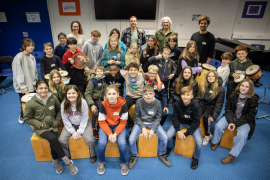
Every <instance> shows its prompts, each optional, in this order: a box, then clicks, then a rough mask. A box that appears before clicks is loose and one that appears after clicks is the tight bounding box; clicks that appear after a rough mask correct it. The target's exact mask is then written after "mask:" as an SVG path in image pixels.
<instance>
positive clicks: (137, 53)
mask: <svg viewBox="0 0 270 180" xmlns="http://www.w3.org/2000/svg"><path fill="white" fill-rule="evenodd" d="M134 46H137V52H136V53H135V56H136V57H138V58H140V54H139V52H138V45H137V43H132V44H131V45H130V48H129V49H130V50H132V48H133V47H134ZM126 55H128V56H129V55H131V54H130V51H127V54H126Z"/></svg>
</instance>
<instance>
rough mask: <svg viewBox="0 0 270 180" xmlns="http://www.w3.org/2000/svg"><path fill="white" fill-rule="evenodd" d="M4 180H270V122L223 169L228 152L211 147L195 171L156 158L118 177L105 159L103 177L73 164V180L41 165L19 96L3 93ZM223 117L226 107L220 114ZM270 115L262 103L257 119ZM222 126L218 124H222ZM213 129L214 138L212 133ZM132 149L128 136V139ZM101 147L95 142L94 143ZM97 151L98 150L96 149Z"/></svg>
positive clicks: (184, 163)
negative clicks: (20, 119)
mask: <svg viewBox="0 0 270 180" xmlns="http://www.w3.org/2000/svg"><path fill="white" fill-rule="evenodd" d="M269 79H270V73H266V72H264V76H263V77H262V78H261V81H260V82H261V83H263V86H261V87H260V88H255V91H256V93H257V94H258V95H259V96H260V98H262V96H263V93H264V87H265V86H267V85H269V84H270V81H269ZM2 86H3V87H4V88H7V87H10V86H12V78H11V77H8V78H7V79H6V80H5V81H4V82H2ZM0 92H1V93H2V94H3V95H0V127H1V130H0V137H1V138H0V164H1V165H0V167H1V168H0V179H27V180H30V179H39V180H41V179H44V180H45V179H46V180H48V179H65V180H67V179H89V178H92V179H117V180H118V179H270V178H269V177H270V166H269V161H270V154H269V152H270V143H269V142H270V140H269V137H270V131H269V129H270V122H269V121H268V120H267V119H265V118H263V119H260V120H256V124H257V125H256V130H255V132H254V134H253V137H254V138H252V139H251V140H249V141H247V143H246V145H245V146H244V148H243V150H242V152H241V154H240V156H239V157H238V158H236V161H235V162H233V163H231V164H229V165H224V164H222V163H221V160H222V159H223V158H224V157H226V156H227V155H228V153H229V150H227V149H225V148H222V147H218V149H217V150H216V151H212V150H211V149H210V145H211V144H210V143H209V144H208V145H207V146H203V149H202V154H201V158H200V160H199V166H198V168H197V169H196V170H192V169H191V168H190V163H191V159H189V158H186V157H183V156H180V155H177V154H174V153H173V152H172V153H171V155H170V156H169V157H168V159H169V160H170V161H171V163H172V166H171V167H166V166H165V165H163V163H162V162H161V161H159V160H158V158H157V157H153V158H139V160H138V162H137V164H136V166H135V168H134V169H132V170H129V173H128V175H127V176H122V174H121V172H120V165H119V164H120V161H119V158H107V159H106V164H105V168H106V171H105V174H103V175H99V174H98V173H97V170H96V169H97V164H98V163H97V162H96V163H94V164H91V163H90V161H89V159H79V160H73V162H74V165H75V166H77V168H78V170H79V171H78V173H77V174H76V175H74V176H72V175H71V174H70V173H69V171H68V169H67V168H66V167H64V172H63V173H62V174H57V173H56V172H55V169H54V167H53V166H52V163H51V162H49V161H47V162H37V161H36V158H35V155H34V152H33V149H32V145H31V143H30V138H31V136H32V135H33V131H32V129H31V128H30V127H29V125H28V124H26V123H25V124H23V125H21V124H19V123H18V117H19V113H20V106H19V96H18V94H17V93H16V92H15V91H14V89H13V88H12V89H9V90H6V94H4V93H3V92H2V90H0ZM266 94H267V97H266V99H265V100H266V101H269V100H270V96H269V95H270V91H269V90H268V89H267V93H266ZM223 113H224V107H223V111H222V112H221V114H223ZM265 114H270V105H268V104H265V103H261V104H260V105H259V111H258V114H257V117H258V116H261V115H265ZM171 118H172V107H171V105H170V113H169V117H168V119H167V121H166V123H165V124H164V130H165V131H166V130H168V128H169V126H170V124H171ZM218 120H219V118H218ZM214 124H215V123H212V125H211V126H212V128H211V132H212V133H213V131H214ZM127 143H128V136H127ZM96 145H97V140H96ZM96 149H97V146H96ZM127 157H128V160H129V159H130V149H129V145H128V146H127Z"/></svg>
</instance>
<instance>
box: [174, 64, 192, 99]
mask: <svg viewBox="0 0 270 180" xmlns="http://www.w3.org/2000/svg"><path fill="white" fill-rule="evenodd" d="M186 69H189V70H190V73H191V74H190V78H189V80H188V86H189V87H190V88H192V89H193V86H194V79H193V77H192V68H191V67H190V66H186V67H184V68H183V69H182V71H181V73H180V76H179V78H178V80H177V83H176V86H175V93H176V94H181V88H182V86H183V83H182V79H183V78H184V77H183V76H184V75H183V74H184V72H185V70H186Z"/></svg>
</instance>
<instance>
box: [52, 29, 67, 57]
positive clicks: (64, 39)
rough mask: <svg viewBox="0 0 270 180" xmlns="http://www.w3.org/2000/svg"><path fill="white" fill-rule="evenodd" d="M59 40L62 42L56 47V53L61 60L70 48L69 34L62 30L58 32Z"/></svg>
mask: <svg viewBox="0 0 270 180" xmlns="http://www.w3.org/2000/svg"><path fill="white" fill-rule="evenodd" d="M58 41H59V42H60V44H58V45H57V46H56V47H55V48H54V55H56V56H58V57H59V58H60V59H61V61H62V59H63V56H64V54H65V53H66V52H67V50H68V46H67V35H66V34H65V33H63V32H60V33H59V34H58Z"/></svg>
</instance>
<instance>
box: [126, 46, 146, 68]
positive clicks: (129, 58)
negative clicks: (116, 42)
mask: <svg viewBox="0 0 270 180" xmlns="http://www.w3.org/2000/svg"><path fill="white" fill-rule="evenodd" d="M125 57H126V59H125V61H126V62H125V63H126V66H127V65H129V63H131V62H136V63H137V64H139V71H140V72H143V70H142V66H141V63H140V54H139V52H138V45H137V43H132V44H131V45H130V48H129V49H128V52H127V54H126V56H125Z"/></svg>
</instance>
